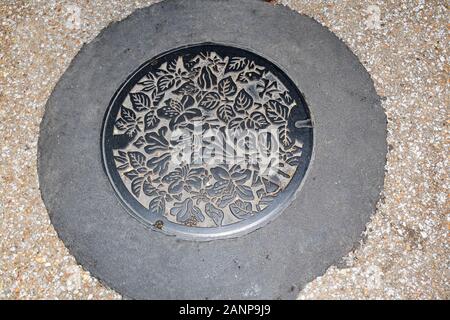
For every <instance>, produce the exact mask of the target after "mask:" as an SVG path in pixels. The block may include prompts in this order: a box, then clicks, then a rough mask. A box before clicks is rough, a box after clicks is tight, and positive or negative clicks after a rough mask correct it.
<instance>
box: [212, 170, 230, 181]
mask: <svg viewBox="0 0 450 320" xmlns="http://www.w3.org/2000/svg"><path fill="white" fill-rule="evenodd" d="M211 174H212V175H213V177H214V178H215V179H216V180H230V174H229V173H228V171H227V170H226V169H224V168H222V167H214V168H211Z"/></svg>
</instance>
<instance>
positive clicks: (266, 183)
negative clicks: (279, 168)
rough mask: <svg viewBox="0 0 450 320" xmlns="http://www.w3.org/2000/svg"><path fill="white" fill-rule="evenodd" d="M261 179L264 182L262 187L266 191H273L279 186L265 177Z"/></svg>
mask: <svg viewBox="0 0 450 320" xmlns="http://www.w3.org/2000/svg"><path fill="white" fill-rule="evenodd" d="M262 181H263V183H264V188H265V189H266V192H267V193H272V192H275V191H277V190H278V189H279V188H280V186H279V185H278V184H276V183H275V182H273V181H270V180H268V179H266V178H262Z"/></svg>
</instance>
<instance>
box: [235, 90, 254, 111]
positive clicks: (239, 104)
mask: <svg viewBox="0 0 450 320" xmlns="http://www.w3.org/2000/svg"><path fill="white" fill-rule="evenodd" d="M252 105H253V98H252V96H251V95H249V94H248V93H247V91H245V89H242V90H241V91H239V93H238V95H237V97H236V99H235V100H234V110H235V111H236V112H238V113H244V112H245V110H247V109H250V108H251V107H252Z"/></svg>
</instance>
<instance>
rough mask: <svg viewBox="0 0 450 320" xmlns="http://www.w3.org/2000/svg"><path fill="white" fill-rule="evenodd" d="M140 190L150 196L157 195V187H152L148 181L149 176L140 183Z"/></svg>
mask: <svg viewBox="0 0 450 320" xmlns="http://www.w3.org/2000/svg"><path fill="white" fill-rule="evenodd" d="M142 191H143V192H144V194H145V195H146V196H148V197H152V196H155V195H157V189H156V187H154V186H153V185H152V183H151V181H150V179H149V178H147V179H145V180H144V183H143V184H142Z"/></svg>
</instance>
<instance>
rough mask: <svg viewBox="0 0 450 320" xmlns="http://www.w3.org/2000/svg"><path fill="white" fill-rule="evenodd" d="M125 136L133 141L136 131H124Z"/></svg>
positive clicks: (132, 129)
mask: <svg viewBox="0 0 450 320" xmlns="http://www.w3.org/2000/svg"><path fill="white" fill-rule="evenodd" d="M125 134H126V135H127V136H128V138H129V139H133V138H134V137H135V136H136V135H137V129H136V127H132V128H130V129H128V130H127V131H125Z"/></svg>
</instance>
